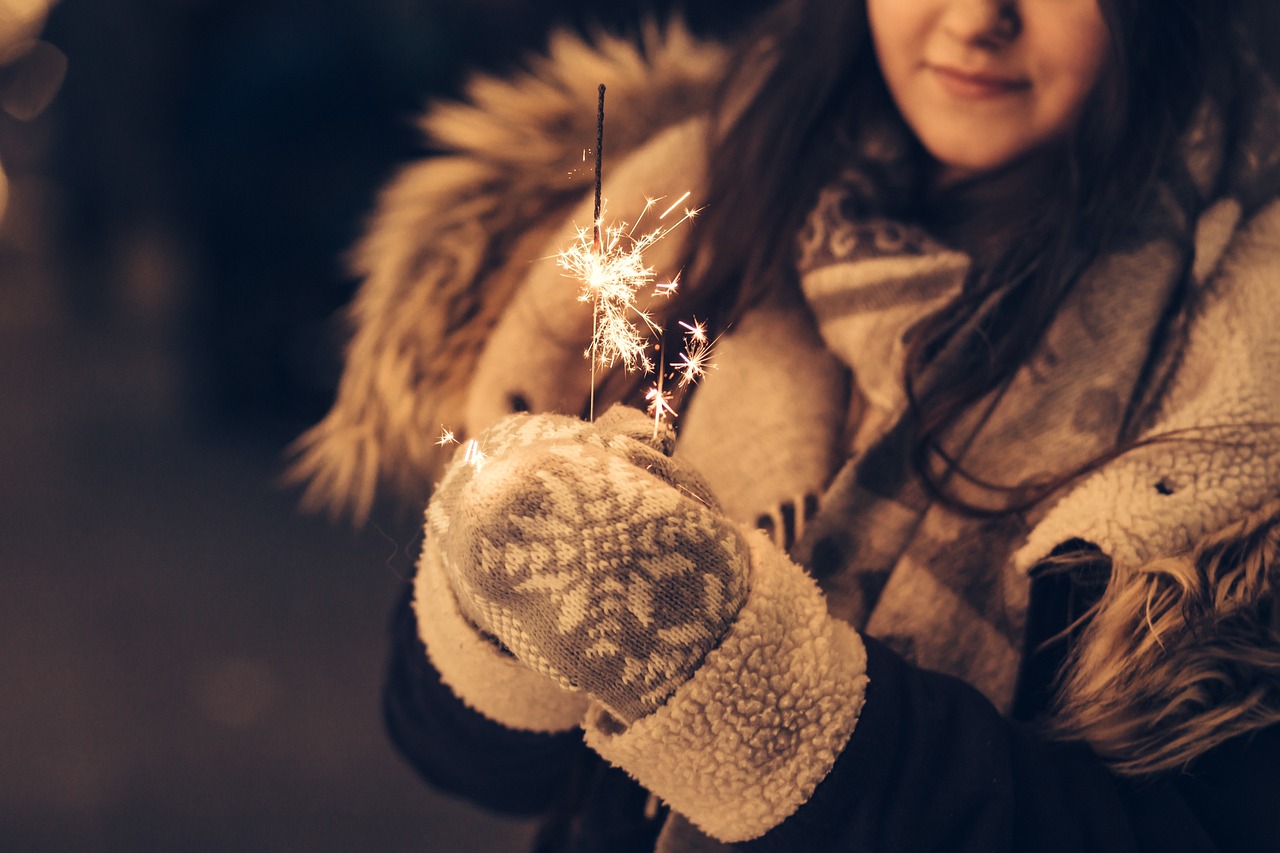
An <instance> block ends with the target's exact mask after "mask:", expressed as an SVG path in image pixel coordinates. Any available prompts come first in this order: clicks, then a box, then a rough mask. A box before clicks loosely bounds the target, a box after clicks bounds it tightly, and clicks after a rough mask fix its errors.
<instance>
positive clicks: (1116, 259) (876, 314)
mask: <svg viewBox="0 0 1280 853" xmlns="http://www.w3.org/2000/svg"><path fill="white" fill-rule="evenodd" d="M864 190H865V182H863V181H859V180H858V178H857V176H856V175H847V176H845V177H844V178H842V179H841V180H840V181H838V182H837V183H836V184H834V185H833V186H831V187H828V188H827V189H826V190H825V191H824V192H823V193H822V194H821V196H820V199H819V202H818V205H817V208H816V209H815V211H814V212H813V214H812V215H811V216H810V218H809V221H808V224H807V226H806V228H805V230H804V232H803V234H802V236H801V244H800V248H801V252H800V272H801V283H802V287H803V290H804V294H805V297H806V299H807V301H808V303H809V306H810V308H811V309H812V311H813V313H814V315H815V316H816V318H817V320H818V325H819V329H820V332H821V335H822V338H823V339H824V341H825V343H826V345H827V346H828V347H829V348H830V349H831V350H832V351H833V352H834V353H836V354H837V355H838V356H839V357H840V359H841V360H842V361H843V362H844V363H845V364H846V365H847V366H848V367H849V368H850V369H851V371H852V375H853V384H854V390H853V392H852V393H853V396H854V397H855V398H856V399H860V400H861V402H862V406H861V412H860V415H858V416H857V417H858V420H857V423H856V427H855V428H854V429H852V430H851V434H852V439H851V445H850V447H849V448H848V462H847V463H846V464H845V465H844V467H843V468H842V469H841V470H840V471H839V473H838V474H837V475H836V477H835V479H834V481H833V482H832V483H831V485H830V487H829V488H828V489H827V492H826V495H825V497H824V499H823V501H822V504H821V509H820V510H819V513H818V515H817V517H816V518H815V519H814V520H813V521H812V522H811V523H810V525H809V527H808V529H807V531H806V535H805V536H804V538H803V539H802V540H801V541H800V542H799V543H798V544H797V545H796V547H795V548H794V549H793V554H794V555H795V556H796V558H797V559H798V560H799V561H801V562H802V563H804V564H805V565H808V566H809V567H810V568H811V570H812V571H813V572H814V574H815V575H817V576H818V577H819V579H820V581H821V582H822V584H823V586H824V589H825V591H826V593H827V596H828V600H829V603H830V607H831V610H832V612H833V613H834V614H835V615H838V616H839V617H840V618H842V619H845V620H847V621H849V622H850V623H851V624H853V625H855V626H856V627H859V628H862V629H865V630H866V631H867V632H869V633H870V634H872V635H873V636H876V637H878V638H880V639H881V640H883V641H885V642H886V643H887V644H888V645H890V646H891V647H892V648H894V649H895V650H896V651H897V652H899V653H900V654H902V655H903V656H904V657H905V658H906V659H908V660H909V661H911V662H912V663H915V664H917V665H919V666H922V667H925V668H928V669H933V670H938V671H941V672H945V673H948V674H951V675H954V676H957V677H959V678H961V679H963V680H965V681H967V682H969V683H970V684H972V685H974V686H975V687H977V688H978V689H979V690H981V691H982V692H983V693H984V694H985V695H986V696H987V697H988V698H989V699H990V700H991V701H992V702H993V703H995V704H996V706H997V707H999V708H1001V709H1004V710H1007V709H1008V707H1009V705H1010V703H1011V700H1012V695H1013V687H1014V676H1015V675H1016V673H1017V667H1018V663H1019V660H1020V658H1021V642H1022V630H1023V622H1024V615H1025V609H1026V603H1027V592H1028V588H1027V587H1028V584H1027V579H1026V576H1025V575H1024V574H1023V573H1021V572H1018V571H1016V570H1015V569H1013V567H1012V566H1011V564H1010V560H1009V556H1010V554H1011V553H1012V550H1013V549H1014V548H1015V547H1016V546H1017V545H1018V544H1019V543H1020V542H1021V541H1022V539H1023V538H1024V536H1025V534H1026V532H1027V530H1028V529H1029V528H1030V526H1031V525H1033V524H1034V523H1035V521H1036V520H1037V519H1038V517H1039V515H1040V514H1041V513H1042V511H1041V510H1036V509H1033V510H1031V511H1029V512H1024V513H1019V514H1011V515H1004V516H998V517H996V518H992V519H988V518H970V517H965V516H963V515H960V514H958V513H956V512H954V511H952V510H949V509H948V508H946V507H944V506H941V505H939V504H938V503H937V502H936V501H935V500H933V498H932V497H931V495H930V494H929V492H928V491H927V490H926V488H925V487H924V484H923V483H922V482H921V478H920V477H919V475H918V473H917V472H916V471H915V470H914V467H913V466H912V464H911V462H910V459H909V456H910V447H909V443H910V438H911V436H910V434H909V429H908V420H909V419H908V418H906V417H904V416H905V415H907V413H908V402H907V397H906V392H905V389H904V383H903V371H904V359H905V354H906V349H907V341H908V340H909V338H910V336H911V334H912V332H913V329H914V328H916V327H917V325H918V324H919V323H920V321H922V320H923V319H925V318H927V317H929V316H930V315H932V314H934V313H936V312H938V311H940V310H943V309H945V308H946V306H947V305H948V304H949V303H951V302H952V301H953V300H954V299H956V298H957V297H958V296H959V295H960V293H961V289H962V287H963V286H964V282H965V278H966V274H967V273H968V270H969V266H970V260H969V258H968V257H967V256H966V255H964V254H963V253H960V252H956V251H953V250H951V249H948V248H947V247H945V246H943V245H941V244H940V243H939V242H937V241H936V240H934V239H933V238H931V237H930V236H929V235H927V234H926V233H924V232H923V231H922V230H920V229H919V228H916V227H913V226H904V225H902V224H900V223H896V222H893V221H890V220H887V219H881V218H876V217H874V216H867V215H865V213H863V211H865V210H866V209H867V207H868V205H867V200H866V194H865V192H864ZM1181 211H1182V208H1181V207H1180V206H1179V205H1178V204H1177V203H1176V202H1175V200H1174V199H1173V197H1172V195H1171V194H1168V193H1165V194H1163V195H1161V196H1160V197H1159V199H1158V200H1157V201H1156V202H1155V203H1154V204H1153V209H1152V210H1151V211H1149V212H1148V214H1147V215H1146V216H1145V217H1144V218H1143V220H1142V221H1143V223H1144V229H1145V230H1144V233H1143V234H1141V235H1140V236H1138V237H1135V238H1134V239H1133V240H1132V241H1130V242H1129V243H1128V244H1127V245H1126V246H1125V247H1124V248H1123V249H1122V250H1120V251H1117V252H1115V253H1113V254H1112V255H1110V256H1107V257H1104V258H1102V259H1100V260H1099V261H1097V262H1095V263H1094V264H1093V265H1092V267H1091V268H1090V269H1089V270H1088V271H1087V272H1086V273H1085V274H1084V275H1083V277H1082V278H1081V280H1080V281H1079V282H1078V283H1077V284H1076V286H1075V287H1074V288H1073V289H1072V290H1071V292H1070V293H1069V294H1068V296H1067V297H1066V299H1065V301H1064V303H1063V305H1062V306H1061V308H1060V309H1059V310H1058V312H1057V313H1056V314H1055V317H1054V319H1053V321H1052V322H1051V324H1050V326H1049V328H1048V329H1047V330H1046V333H1045V335H1044V336H1043V338H1042V339H1041V341H1040V342H1039V344H1038V346H1037V347H1036V349H1035V350H1034V351H1033V353H1032V355H1031V357H1030V358H1029V360H1028V361H1027V363H1026V364H1024V365H1023V366H1022V367H1021V368H1020V369H1019V370H1018V371H1017V372H1016V373H1015V374H1014V376H1013V378H1012V379H1011V380H1010V381H1009V382H1008V383H1007V384H1006V385H1004V386H1002V387H1001V388H998V389H997V390H995V391H993V392H991V393H989V394H988V395H987V397H985V398H984V399H982V400H980V401H979V402H978V404H977V405H975V406H973V407H971V409H970V410H969V412H968V413H967V414H966V415H965V416H964V417H962V418H961V419H960V421H959V422H958V423H957V424H956V425H955V426H954V427H953V428H952V429H951V431H950V433H949V435H948V436H947V437H946V440H947V446H948V450H949V452H950V453H951V455H952V456H953V457H954V458H955V459H956V461H957V462H958V463H959V465H960V466H961V469H962V470H963V471H964V472H966V473H967V474H971V475H974V476H975V477H976V478H978V479H980V480H982V481H985V482H988V483H997V484H1002V485H1010V486H1012V485H1017V484H1019V483H1023V482H1026V481H1028V480H1029V479H1031V478H1033V477H1036V476H1045V475H1054V474H1059V473H1062V472H1069V471H1072V470H1076V469H1077V468H1079V467H1080V466H1082V465H1085V464H1087V463H1088V462H1089V461H1091V460H1093V459H1095V458H1096V457H1098V456H1099V455H1101V454H1104V453H1105V452H1107V451H1108V450H1111V449H1112V448H1114V447H1115V446H1116V445H1117V443H1118V442H1119V441H1120V440H1121V439H1122V429H1123V428H1124V423H1123V420H1124V416H1125V412H1126V411H1127V410H1128V408H1129V404H1130V401H1131V400H1132V399H1133V397H1134V395H1135V394H1136V393H1139V392H1141V390H1142V389H1140V388H1138V387H1137V386H1138V384H1139V380H1140V378H1141V376H1142V374H1143V371H1144V366H1145V365H1146V364H1147V360H1148V355H1149V353H1150V352H1151V351H1152V346H1153V341H1154V340H1155V338H1156V335H1157V333H1158V331H1159V330H1160V329H1161V328H1162V327H1163V326H1164V323H1165V320H1166V315H1167V313H1168V309H1169V307H1170V305H1171V302H1172V300H1173V297H1174V296H1175V294H1176V292H1177V291H1178V288H1179V284H1180V282H1181V281H1182V278H1183V274H1184V271H1185V270H1186V269H1187V260H1188V253H1189V246H1190V240H1189V239H1188V237H1187V233H1188V229H1189V226H1188V217H1187V216H1186V215H1185V214H1184V213H1182V212H1181ZM999 297H1000V294H995V295H993V296H992V297H991V298H989V299H988V300H987V304H986V305H983V306H982V307H980V308H979V310H978V314H977V318H978V319H977V320H976V321H975V322H974V323H973V324H972V325H971V328H970V329H969V330H961V331H960V332H958V333H957V334H956V335H954V336H953V337H952V340H951V342H950V343H948V344H947V345H946V346H945V347H944V348H943V349H942V351H941V352H940V353H939V354H938V355H937V356H936V357H935V358H934V359H933V360H932V361H931V363H930V365H929V366H928V368H927V370H926V373H925V375H924V376H923V377H922V380H921V384H920V393H921V394H922V396H927V395H928V394H929V393H930V390H931V389H937V388H940V387H944V386H945V383H946V382H947V381H948V377H949V376H954V375H955V370H956V369H957V367H956V365H957V364H958V363H960V361H959V358H958V355H957V353H958V351H959V350H960V349H961V348H963V347H964V346H966V344H970V343H972V337H971V336H972V335H975V334H980V333H979V332H978V331H977V329H978V328H980V320H981V318H982V317H983V316H984V315H985V313H986V312H988V311H992V310H995V309H994V305H995V303H996V302H997V301H998V299H999ZM947 485H948V488H949V489H951V490H953V491H954V493H955V494H957V495H958V496H960V497H961V498H962V499H963V498H968V499H971V500H975V502H978V503H980V504H985V505H990V501H991V496H990V495H989V494H986V495H984V494H983V493H982V492H978V491H975V487H974V486H973V485H972V484H971V483H969V482H967V481H966V480H965V479H964V478H963V477H962V476H954V475H953V476H952V477H951V478H950V480H949V482H948V484H947Z"/></svg>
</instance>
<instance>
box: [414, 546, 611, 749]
mask: <svg viewBox="0 0 1280 853" xmlns="http://www.w3.org/2000/svg"><path fill="white" fill-rule="evenodd" d="M413 609H414V613H415V614H416V615H417V617H418V634H419V636H420V637H421V638H422V642H423V645H425V646H426V647H427V657H428V658H430V659H431V663H432V664H433V665H434V666H435V668H436V669H437V670H438V671H439V672H440V679H441V680H442V681H443V682H444V683H445V684H446V685H448V686H449V689H450V690H452V691H453V693H454V695H455V696H457V697H458V698H459V699H461V700H462V702H463V704H465V705H466V706H467V707H468V708H471V709H472V710H474V711H477V712H478V713H480V714H482V715H484V716H485V717H488V718H489V719H490V720H493V721H494V722H497V723H501V724H502V725H504V726H507V727H508V728H512V729H519V730H521V731H528V732H541V733H544V734H554V733H556V732H563V731H568V730H569V729H572V728H575V727H576V726H578V725H579V724H580V723H581V722H582V717H583V715H584V714H585V713H586V710H587V700H586V697H585V696H583V695H581V694H574V693H569V692H567V691H566V690H564V689H563V688H561V687H560V686H559V685H557V684H555V683H554V682H552V681H550V680H549V679H548V678H547V677H546V676H544V675H541V674H539V673H537V672H534V671H533V670H531V669H529V668H528V667H526V666H525V665H524V664H522V663H520V662H519V661H517V660H516V659H515V658H513V657H509V656H508V655H505V654H503V653H502V651H501V650H499V649H498V648H497V646H495V645H494V644H493V643H491V642H490V641H488V640H486V639H485V638H484V637H482V636H481V635H480V634H479V633H478V632H477V631H476V629H475V628H474V627H473V626H472V625H471V624H470V623H469V622H468V621H467V620H466V618H465V617H464V616H463V615H462V612H461V611H460V610H459V609H458V601H457V599H456V598H455V597H454V595H453V590H452V589H450V588H449V582H448V580H447V578H446V576H445V572H444V566H443V564H442V562H441V560H440V553H439V549H438V548H436V547H435V544H434V542H432V541H431V540H430V539H428V540H427V543H426V545H425V546H424V547H423V550H422V560H421V562H420V563H419V566H418V574H417V577H416V578H415V579H414V596H413Z"/></svg>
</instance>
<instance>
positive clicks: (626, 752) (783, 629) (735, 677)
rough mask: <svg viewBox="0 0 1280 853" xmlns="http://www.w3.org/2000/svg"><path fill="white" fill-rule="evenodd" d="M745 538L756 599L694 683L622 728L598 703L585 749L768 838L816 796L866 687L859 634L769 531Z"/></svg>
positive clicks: (731, 825)
mask: <svg viewBox="0 0 1280 853" xmlns="http://www.w3.org/2000/svg"><path fill="white" fill-rule="evenodd" d="M747 539H748V544H749V546H750V549H751V556H752V581H751V594H750V597H749V598H748V599H747V603H746V605H744V607H743V609H742V611H741V612H740V613H739V615H738V619H737V621H736V622H735V623H734V626H733V627H732V628H731V629H730V631H729V634H728V635H727V636H726V637H725V639H724V641H723V642H722V643H721V644H720V646H718V647H717V648H716V649H715V650H714V651H712V652H711V653H710V654H709V655H708V656H707V659H706V661H705V662H704V663H703V665H702V667H701V668H700V669H699V670H698V672H697V673H696V674H695V675H694V677H693V678H692V679H691V680H690V681H688V682H686V683H685V684H684V685H683V686H681V687H680V689H679V690H677V691H676V692H675V694H673V695H672V697H671V698H670V699H669V700H668V701H667V703H666V704H665V705H663V706H662V707H661V708H660V709H658V710H657V711H656V712H654V713H653V714H651V715H649V716H648V717H645V718H643V719H641V720H639V721H638V722H636V723H634V724H632V725H631V726H630V727H629V728H627V729H625V730H622V731H619V730H618V727H619V725H620V724H619V723H618V722H617V721H616V720H615V719H614V718H612V717H610V716H609V715H608V713H607V712H606V711H604V710H603V709H602V708H600V707H599V706H595V705H593V706H592V708H591V709H590V711H589V712H588V714H587V717H586V720H585V722H584V728H585V730H586V741H587V744H588V745H589V746H591V747H592V748H593V749H595V750H596V751H597V752H599V753H600V754H601V755H602V756H604V758H605V759H607V760H608V761H609V762H610V763H612V764H614V765H616V766H618V767H620V768H622V769H623V770H625V771H626V772H627V773H629V774H630V775H631V776H633V777H634V778H635V779H636V780H637V781H638V782H639V783H640V784H641V785H643V786H644V787H645V788H647V789H648V790H650V791H652V792H653V793H654V794H656V795H657V796H658V797H660V798H661V799H663V800H664V801H666V802H667V803H668V804H670V806H671V807H672V808H673V809H675V810H676V811H677V812H679V813H680V814H682V815H684V816H685V817H686V818H688V819H689V820H690V821H691V822H692V823H693V824H695V825H696V826H698V827H699V828H700V829H701V830H702V831H703V832H706V833H707V834H708V835H711V836H712V837H714V838H718V839H720V840H722V841H728V842H737V841H746V840H748V839H752V838H757V837H759V836H761V835H763V834H764V833H765V832H767V831H769V830H770V829H772V828H773V827H775V826H777V825H778V824H780V823H782V821H784V820H786V819H787V818H788V817H789V816H790V815H791V814H793V813H794V812H795V811H796V809H798V808H799V807H800V806H801V805H803V804H804V802H805V801H806V800H808V798H809V797H810V796H811V795H812V794H813V791H814V789H815V788H817V786H818V783H819V782H821V781H822V779H823V778H824V777H825V776H826V775H827V773H828V772H830V770H831V768H832V766H833V765H834V764H835V760H836V756H837V755H839V754H840V752H841V750H843V749H844V747H845V744H846V743H847V742H848V740H849V737H850V736H851V735H852V734H853V730H854V727H855V726H856V725H857V722H858V715H859V713H860V712H861V710H862V705H863V701H864V699H865V696H866V689H867V675H866V673H867V653H866V648H865V646H864V645H863V643H862V638H861V637H859V636H858V634H857V632H855V631H854V630H853V629H852V628H850V627H849V626H848V625H846V624H845V623H843V622H840V621H838V620H835V619H832V618H831V617H830V616H829V615H828V614H827V607H826V602H825V600H824V599H823V597H822V593H821V592H820V591H819V590H818V586H817V584H816V583H814V581H813V579H812V578H810V577H809V576H808V575H807V574H805V572H804V571H803V570H802V569H801V568H799V567H798V566H796V565H795V564H794V563H792V562H791V561H790V559H788V558H787V556H786V555H785V554H784V553H782V552H781V551H780V550H778V549H777V548H776V547H775V546H774V545H773V544H772V543H771V542H770V541H769V539H768V537H767V536H765V534H764V533H762V532H760V531H753V532H751V533H749V534H747Z"/></svg>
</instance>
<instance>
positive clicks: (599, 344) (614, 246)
mask: <svg viewBox="0 0 1280 853" xmlns="http://www.w3.org/2000/svg"><path fill="white" fill-rule="evenodd" d="M598 91H599V96H600V97H599V102H598V109H597V115H596V164H595V166H596V171H595V210H594V219H593V221H592V225H591V228H590V229H586V228H578V229H576V230H577V235H576V240H575V242H574V243H573V244H572V245H571V246H569V247H568V248H566V249H564V250H562V251H561V252H560V253H559V254H558V256H557V260H558V263H559V265H560V267H561V269H563V270H565V274H566V275H567V276H569V277H572V278H575V279H577V280H578V281H579V282H581V291H580V293H579V295H578V299H579V300H580V301H582V302H589V303H591V306H592V311H591V313H592V322H591V343H590V345H589V346H588V347H587V350H586V352H585V353H584V354H583V355H584V356H585V357H586V358H587V359H588V360H589V362H590V364H591V390H590V401H589V404H588V406H589V409H588V417H589V418H590V419H591V420H594V419H595V388H596V371H597V369H599V368H612V367H614V366H616V365H618V364H621V365H622V366H623V367H624V368H625V369H626V370H627V372H633V371H636V370H640V371H642V372H644V373H646V374H649V373H652V372H653V371H654V370H655V368H656V370H657V372H658V380H657V384H656V385H655V386H654V387H653V388H652V389H650V391H649V393H648V395H647V399H648V400H649V411H650V414H652V415H653V418H654V434H655V435H656V434H657V431H658V428H659V426H660V425H661V423H662V420H663V418H665V417H668V416H674V415H675V414H676V411H675V408H674V407H673V406H672V405H671V398H670V395H669V394H667V393H665V392H664V391H663V378H664V375H665V372H666V371H665V368H664V367H663V365H662V364H661V360H662V359H661V348H660V347H659V358H658V363H657V364H656V365H655V362H654V360H653V359H652V358H650V356H649V344H648V340H649V336H650V335H658V336H661V335H662V327H661V326H659V325H658V324H657V323H656V322H655V321H654V319H653V317H652V315H651V314H650V313H649V312H648V311H647V310H645V309H644V308H642V307H641V306H640V305H639V303H638V302H637V296H638V294H639V293H640V291H641V290H642V289H643V288H645V287H646V286H648V285H651V284H653V283H654V280H655V278H656V276H657V273H656V271H655V270H654V268H653V267H651V266H649V265H648V264H647V263H646V262H645V260H644V252H645V250H647V249H648V248H649V247H650V246H652V245H653V244H654V243H656V242H658V241H659V240H661V239H662V238H663V237H665V236H667V235H668V234H670V233H671V232H672V231H674V230H675V229H676V228H678V227H679V226H680V225H681V224H683V223H684V222H686V221H687V220H690V219H693V218H694V217H695V216H697V214H698V210H696V209H693V208H688V207H683V205H684V203H685V202H686V201H687V200H688V198H689V196H690V195H691V194H692V193H691V192H685V193H684V195H682V196H680V197H679V198H677V199H676V200H675V201H674V202H672V203H671V204H670V205H668V206H667V207H666V208H665V209H664V210H663V212H662V213H661V214H659V215H658V217H657V219H658V224H657V225H656V226H655V227H653V228H652V229H650V230H645V231H640V232H639V234H637V230H638V229H639V228H640V224H641V222H642V221H643V220H644V218H645V216H646V215H648V214H649V212H650V211H651V210H653V209H654V208H655V207H656V206H657V204H658V202H659V201H662V199H659V198H647V199H645V205H644V208H643V210H642V211H641V212H640V215H639V216H638V217H636V221H635V222H634V223H632V224H630V225H628V224H627V223H626V222H618V223H615V224H613V225H605V223H604V215H603V209H604V204H603V200H602V196H601V184H602V181H601V164H602V162H603V146H604V92H605V87H604V84H603V83H602V84H601V85H600V87H599V90H598ZM677 210H682V215H681V216H679V217H677V218H674V219H668V217H670V216H671V214H672V213H674V212H675V211H677ZM678 287H679V277H678V276H677V277H676V278H675V279H672V280H671V281H668V282H662V283H659V284H656V285H654V290H653V295H654V296H665V297H670V296H672V295H673V294H674V293H675V292H676V289H677V288H678ZM681 325H682V326H683V327H684V328H685V329H686V342H687V343H688V342H689V341H692V343H691V344H689V348H688V349H687V350H686V352H685V353H684V354H683V356H682V360H681V361H680V362H679V363H678V364H676V365H673V366H674V367H678V370H679V372H680V383H679V387H680V388H682V389H683V388H685V387H687V386H688V385H689V384H690V383H691V382H693V381H695V380H696V379H697V378H698V377H699V376H701V375H702V374H703V373H704V372H705V370H706V367H707V366H708V364H707V358H708V356H709V353H710V349H711V342H708V341H707V336H706V330H705V328H703V326H702V325H701V324H699V323H696V321H695V324H694V325H690V324H687V323H681ZM690 335H692V338H690Z"/></svg>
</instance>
